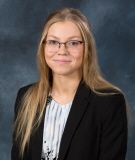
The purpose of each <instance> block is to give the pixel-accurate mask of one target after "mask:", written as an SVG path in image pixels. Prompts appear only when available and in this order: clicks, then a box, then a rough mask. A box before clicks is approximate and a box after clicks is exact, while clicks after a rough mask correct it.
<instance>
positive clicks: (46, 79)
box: [14, 8, 119, 156]
mask: <svg viewBox="0 0 135 160" xmlns="http://www.w3.org/2000/svg"><path fill="white" fill-rule="evenodd" d="M59 21H72V22H73V23H75V24H76V25H77V26H78V28H79V30H80V32H81V35H82V38H83V41H84V59H83V67H82V80H83V82H85V84H86V85H87V86H88V87H89V88H90V89H91V90H93V91H94V92H96V93H100V92H98V90H100V89H105V88H113V89H115V90H119V89H118V88H117V87H115V86H114V85H112V84H111V83H109V82H108V81H106V80H105V79H104V78H103V76H102V74H101V71H100V69H99V66H98V62H97V54H96V46H95V41H94V38H93V35H92V31H91V27H90V26H89V24H88V21H87V18H86V17H85V16H84V15H83V14H82V13H81V12H80V11H79V10H77V9H73V8H64V9H62V10H58V11H56V12H54V13H52V14H50V16H49V17H48V18H47V21H46V23H45V27H44V30H43V33H42V36H41V40H40V43H39V47H38V53H37V60H38V69H39V81H38V82H37V83H35V84H34V85H32V86H31V87H29V89H28V90H27V91H26V93H25V94H24V96H23V99H22V100H21V104H20V105H21V107H20V106H19V111H18V114H17V118H16V120H15V125H14V126H15V127H14V132H15V140H16V141H17V140H18V139H19V144H20V155H21V156H23V153H24V150H25V148H26V146H27V145H28V144H29V140H30V136H31V134H32V132H33V131H34V130H36V128H38V126H39V124H40V122H41V119H42V117H43V113H44V110H45V106H46V101H47V96H48V93H49V90H50V89H51V86H52V73H51V70H50V68H49V67H48V65H47V64H46V61H45V57H44V45H43V41H44V39H45V38H46V35H47V32H48V29H49V27H50V26H51V25H52V24H54V23H56V22H59Z"/></svg>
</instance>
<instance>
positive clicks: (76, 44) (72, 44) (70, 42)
mask: <svg viewBox="0 0 135 160" xmlns="http://www.w3.org/2000/svg"><path fill="white" fill-rule="evenodd" d="M79 44H80V41H69V42H68V46H78V45H79Z"/></svg>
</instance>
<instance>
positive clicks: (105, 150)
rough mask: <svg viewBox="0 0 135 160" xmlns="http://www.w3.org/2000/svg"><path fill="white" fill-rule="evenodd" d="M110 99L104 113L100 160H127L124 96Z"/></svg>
mask: <svg viewBox="0 0 135 160" xmlns="http://www.w3.org/2000/svg"><path fill="white" fill-rule="evenodd" d="M110 97H111V98H108V100H107V102H106V104H105V109H104V110H103V112H104V113H102V134H101V144H100V154H99V160H125V157H126V150H127V132H128V131H127V130H128V129H127V113H126V103H125V99H124V96H123V94H121V93H120V94H116V95H113V96H110Z"/></svg>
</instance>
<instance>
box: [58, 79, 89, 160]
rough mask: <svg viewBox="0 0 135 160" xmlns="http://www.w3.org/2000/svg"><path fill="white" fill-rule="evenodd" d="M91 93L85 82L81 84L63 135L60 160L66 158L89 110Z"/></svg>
mask: <svg viewBox="0 0 135 160" xmlns="http://www.w3.org/2000/svg"><path fill="white" fill-rule="evenodd" d="M90 93H91V92H90V89H89V88H88V87H86V85H85V84H84V83H83V82H80V84H79V87H78V89H77V92H76V95H75V98H74V101H73V103H72V106H71V110H70V112H69V116H68V119H67V123H66V125H65V129H64V132H63V135H62V139H61V144H60V149H59V157H58V160H64V158H65V155H66V152H67V150H68V147H69V145H70V142H71V140H72V136H73V134H74V132H75V130H76V127H77V126H78V124H79V123H80V121H81V118H82V116H83V114H84V112H85V111H86V109H87V106H88V105H87V104H88V101H89V100H90ZM88 98H89V100H88Z"/></svg>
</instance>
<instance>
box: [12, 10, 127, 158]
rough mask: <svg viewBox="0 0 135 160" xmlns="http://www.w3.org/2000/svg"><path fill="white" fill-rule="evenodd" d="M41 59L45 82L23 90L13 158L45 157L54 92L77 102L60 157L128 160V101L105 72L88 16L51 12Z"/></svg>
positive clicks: (18, 102)
mask: <svg viewBox="0 0 135 160" xmlns="http://www.w3.org/2000/svg"><path fill="white" fill-rule="evenodd" d="M37 57H38V65H39V73H40V77H39V81H38V82H37V83H35V84H33V85H29V86H26V87H23V88H21V89H20V91H19V92H18V96H17V100H16V105H15V123H14V124H15V127H14V134H13V147H12V153H11V156H12V160H19V159H21V157H23V160H40V159H41V154H42V150H43V139H44V137H45V135H46V134H47V131H45V130H44V128H45V127H44V126H45V125H44V124H46V125H49V124H48V123H47V120H46V119H47V118H46V111H47V110H46V109H47V101H48V97H49V96H50V95H51V97H52V98H53V99H54V100H56V101H57V102H59V104H63V105H64V104H67V103H68V102H71V101H72V105H71V108H70V111H69V114H68V116H67V120H66V123H65V124H64V127H63V129H62V130H63V133H62V135H61V138H60V148H59V152H58V160H89V159H92V160H114V159H115V160H125V155H126V147H127V115H126V104H125V99H124V96H123V94H122V92H121V91H120V90H119V89H118V88H117V87H115V86H114V85H112V84H111V83H109V82H108V81H106V80H105V79H104V78H103V76H102V74H101V71H100V69H99V66H98V62H97V55H96V48H95V42H94V38H93V36H92V32H91V28H90V27H89V24H88V22H87V19H86V17H85V16H84V15H83V14H82V13H81V12H80V11H78V10H76V9H71V8H66V9H63V10H59V11H57V12H54V13H53V14H51V15H50V16H49V17H48V19H47V22H46V24H45V28H44V31H43V34H42V37H41V41H40V44H39V48H38V56H37ZM50 115H51V114H50ZM56 123H57V122H56ZM61 123H62V122H61ZM56 128H57V127H56ZM56 139H57V138H56ZM48 141H49V140H48ZM42 159H48V157H45V158H42ZM50 159H51V158H50ZM54 159H55V160H56V158H54Z"/></svg>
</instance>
